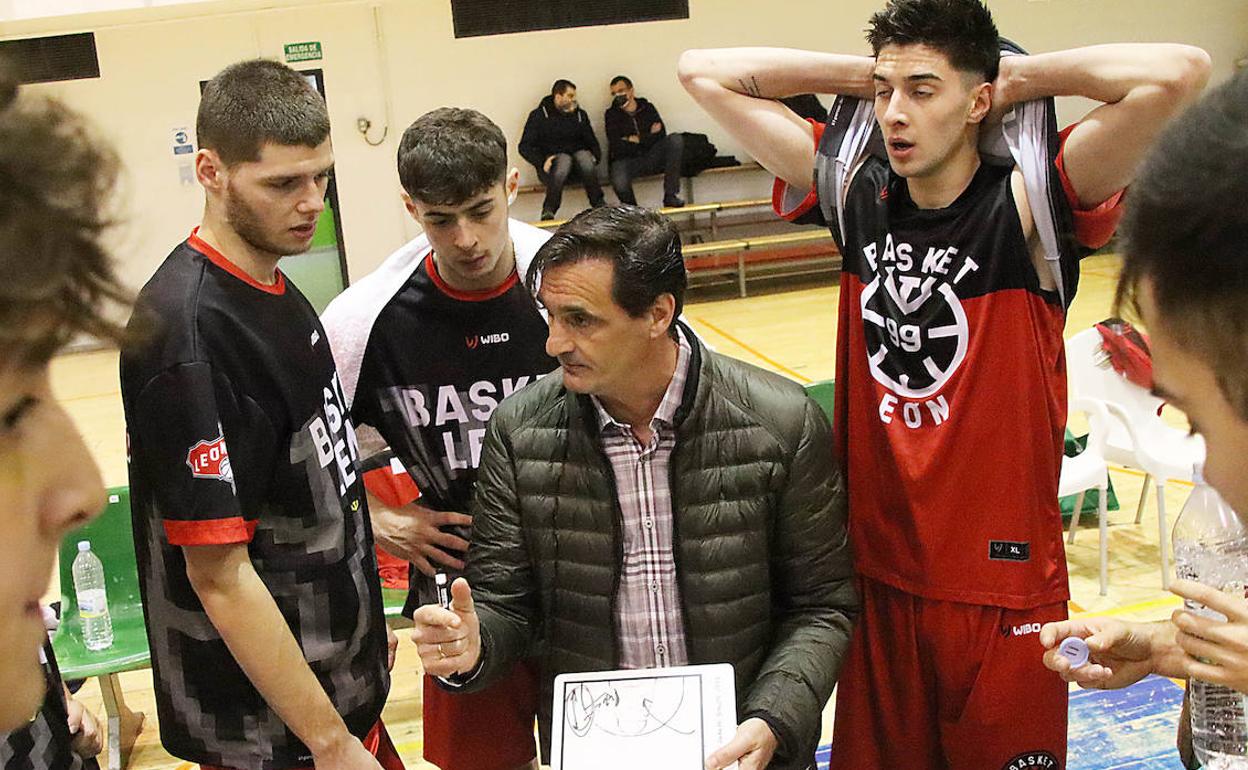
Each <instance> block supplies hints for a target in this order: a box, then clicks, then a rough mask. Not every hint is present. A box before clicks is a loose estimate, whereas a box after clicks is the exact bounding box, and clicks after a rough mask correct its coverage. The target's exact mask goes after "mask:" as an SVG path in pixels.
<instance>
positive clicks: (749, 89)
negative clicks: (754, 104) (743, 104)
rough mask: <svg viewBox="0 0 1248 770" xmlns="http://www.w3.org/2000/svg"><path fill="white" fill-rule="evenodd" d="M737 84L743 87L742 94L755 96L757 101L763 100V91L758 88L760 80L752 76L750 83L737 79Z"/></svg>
mask: <svg viewBox="0 0 1248 770" xmlns="http://www.w3.org/2000/svg"><path fill="white" fill-rule="evenodd" d="M737 83H738V84H739V85H740V86H741V92H742V93H745V94H749V95H750V96H753V97H754V98H755V99H762V98H763V89H761V88H759V86H758V78H756V77H754V76H753V75H750V82H748V83H747V82H745V81H744V80H742V79H741V78H737Z"/></svg>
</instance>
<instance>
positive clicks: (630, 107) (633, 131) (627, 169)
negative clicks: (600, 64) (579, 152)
mask: <svg viewBox="0 0 1248 770" xmlns="http://www.w3.org/2000/svg"><path fill="white" fill-rule="evenodd" d="M605 118H606V123H607V158H608V159H609V160H610V163H611V186H612V187H613V188H615V194H616V196H617V197H618V198H619V199H620V203H627V204H629V205H630V206H635V205H637V198H636V197H635V196H634V195H633V180H634V179H636V178H637V177H639V176H645V175H647V174H657V173H659V172H660V171H662V172H663V205H664V206H667V207H670V208H674V207H679V206H683V205H685V202H684V201H683V200H681V198H680V195H679V193H680V161H681V158H682V157H683V155H684V152H685V140H684V137H682V136H681V135H680V134H668V133H667V126H665V125H663V118H662V117H660V116H659V111H658V109H656V108H655V106H654V105H653V104H651V103H650V101H649V100H648V99H645V98H642V97H638V96H637V95H636V94H635V93H634V91H633V81H632V80H629V79H628V77H627V76H625V75H616V76H615V77H614V78H612V80H611V106H610V107H608V108H607V112H606V115H605Z"/></svg>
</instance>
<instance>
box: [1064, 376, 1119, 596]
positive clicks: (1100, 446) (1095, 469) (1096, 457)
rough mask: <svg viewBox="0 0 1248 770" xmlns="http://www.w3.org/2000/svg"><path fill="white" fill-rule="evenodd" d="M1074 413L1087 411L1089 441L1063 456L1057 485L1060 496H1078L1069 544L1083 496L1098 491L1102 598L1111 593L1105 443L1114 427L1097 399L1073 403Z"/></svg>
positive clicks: (1072, 540)
mask: <svg viewBox="0 0 1248 770" xmlns="http://www.w3.org/2000/svg"><path fill="white" fill-rule="evenodd" d="M1069 411H1070V413H1071V414H1073V413H1075V412H1083V413H1084V414H1085V415H1087V418H1088V441H1087V444H1086V446H1085V447H1084V449H1083V451H1082V452H1080V453H1079V454H1078V455H1075V456H1074V457H1065V456H1063V457H1062V475H1061V478H1060V479H1059V480H1058V482H1057V496H1058V497H1066V496H1068V495H1074V494H1078V497H1076V498H1075V510H1074V513H1072V514H1071V517H1070V535H1069V538H1068V540H1067V542H1070V543H1073V542H1075V530H1076V529H1077V528H1078V527H1079V514H1080V513H1081V512H1082V511H1083V497H1084V495H1085V494H1086V493H1087V491H1088V490H1089V489H1095V490H1097V501H1098V504H1099V507H1098V510H1097V520H1098V523H1099V526H1100V530H1101V543H1100V558H1101V596H1104V595H1105V594H1106V592H1107V591H1108V590H1109V519H1108V516H1107V511H1106V504H1107V503H1106V499H1107V498H1108V497H1109V464H1108V463H1107V462H1106V461H1105V442H1106V439H1107V438H1108V435H1109V426H1110V425H1111V424H1112V422H1111V419H1110V416H1109V410H1107V409H1106V408H1105V404H1103V403H1102V402H1100V401H1097V400H1096V399H1093V398H1075V399H1072V400H1071V402H1070V410H1069Z"/></svg>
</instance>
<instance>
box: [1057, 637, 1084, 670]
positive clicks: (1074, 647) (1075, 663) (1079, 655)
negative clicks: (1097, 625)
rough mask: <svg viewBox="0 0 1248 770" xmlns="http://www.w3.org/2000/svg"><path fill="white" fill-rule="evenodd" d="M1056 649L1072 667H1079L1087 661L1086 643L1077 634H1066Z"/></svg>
mask: <svg viewBox="0 0 1248 770" xmlns="http://www.w3.org/2000/svg"><path fill="white" fill-rule="evenodd" d="M1057 651H1058V652H1060V653H1061V654H1062V657H1064V658H1066V659H1067V660H1069V661H1070V667H1071V668H1072V669H1075V668H1079V667H1080V666H1082V665H1084V664H1085V663H1087V662H1088V643H1087V642H1085V641H1083V640H1082V639H1080V638H1079V637H1077V636H1068V637H1066V638H1065V639H1063V640H1062V643H1061V645H1060V646H1059V647H1058V648H1057Z"/></svg>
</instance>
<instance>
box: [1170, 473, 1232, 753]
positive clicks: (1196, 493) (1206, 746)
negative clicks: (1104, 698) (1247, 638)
mask: <svg viewBox="0 0 1248 770" xmlns="http://www.w3.org/2000/svg"><path fill="white" fill-rule="evenodd" d="M1193 480H1194V481H1195V484H1196V486H1195V488H1194V489H1193V490H1192V495H1191V497H1189V498H1188V500H1187V503H1186V504H1184V506H1183V511H1182V512H1181V513H1180V514H1179V518H1178V520H1177V521H1176V522H1175V523H1174V540H1173V542H1174V564H1175V572H1176V573H1177V575H1178V576H1179V577H1180V578H1183V579H1185V580H1195V581H1197V582H1200V583H1204V584H1205V585H1208V586H1212V587H1214V588H1217V589H1219V590H1221V591H1224V592H1226V593H1230V594H1234V595H1235V596H1238V597H1241V598H1242V597H1244V596H1245V592H1244V587H1245V584H1246V583H1248V528H1245V526H1244V524H1243V522H1241V521H1240V519H1239V517H1238V516H1236V515H1235V512H1234V511H1233V510H1231V507H1230V506H1229V505H1227V504H1226V503H1225V502H1224V501H1223V500H1222V498H1221V497H1220V496H1219V495H1218V493H1217V492H1216V491H1214V489H1213V488H1212V487H1210V486H1209V485H1208V484H1206V483H1205V480H1204V477H1203V475H1202V473H1201V467H1200V466H1199V465H1197V466H1196V468H1195V473H1194V474H1193ZM1186 606H1187V609H1188V610H1189V611H1191V612H1194V613H1196V614H1197V615H1203V616H1205V617H1210V618H1216V619H1218V620H1226V617H1225V616H1224V615H1222V614H1221V613H1220V612H1214V611H1213V610H1210V609H1208V608H1206V607H1205V606H1204V605H1202V604H1197V603H1195V602H1192V601H1188V602H1187V603H1186ZM1188 688H1189V690H1190V693H1189V694H1190V697H1191V712H1192V748H1193V749H1194V750H1195V752H1196V756H1197V758H1198V759H1200V761H1201V763H1202V764H1203V765H1204V767H1205V768H1206V770H1214V769H1215V768H1248V718H1246V711H1245V696H1244V695H1243V694H1241V693H1239V692H1236V691H1235V690H1232V689H1231V688H1229V687H1225V686H1222V685H1215V684H1210V683H1208V682H1203V681H1201V680H1199V679H1192V680H1191V682H1190V683H1189V684H1188Z"/></svg>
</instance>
